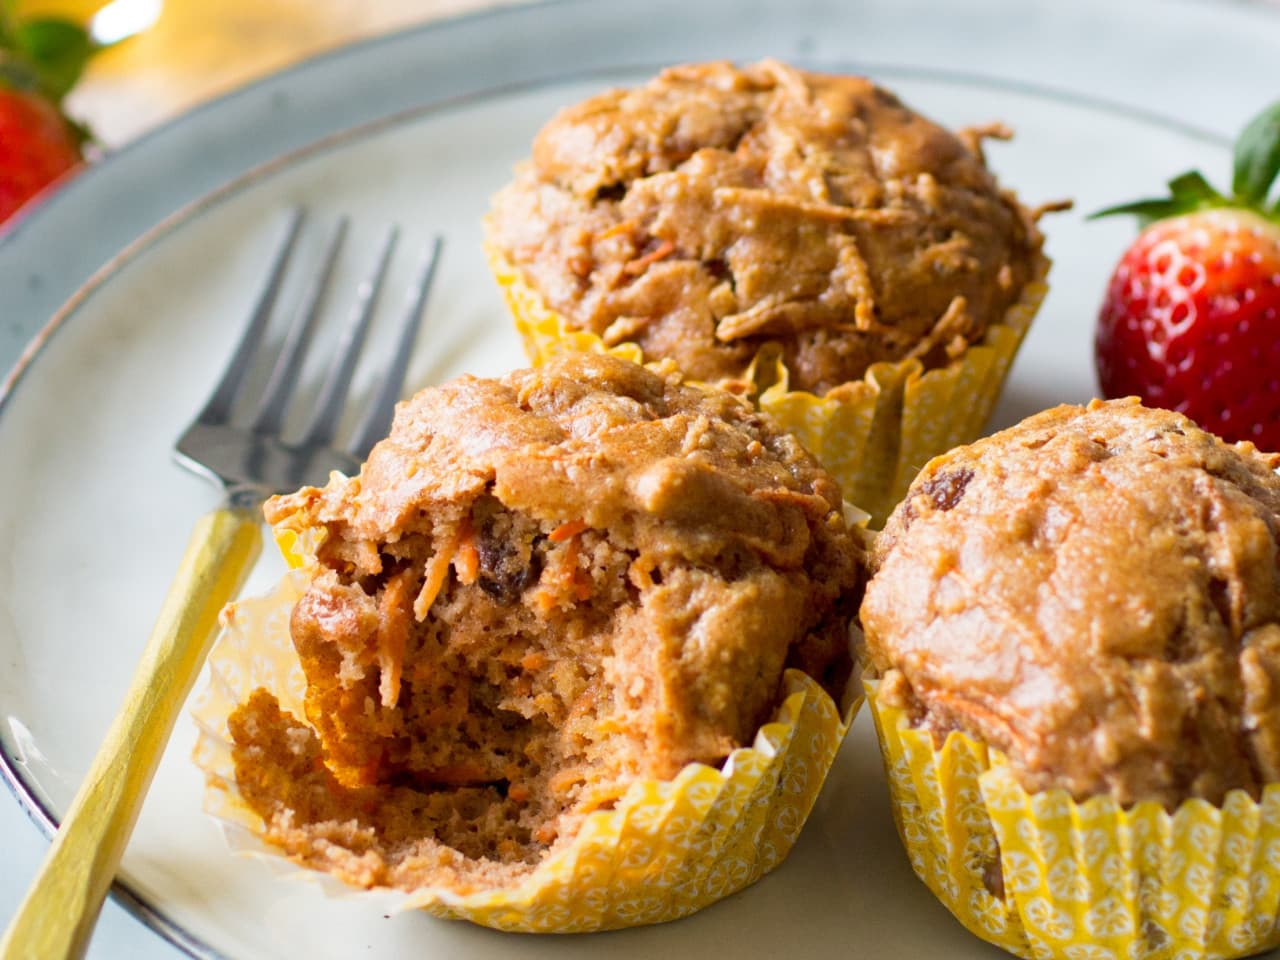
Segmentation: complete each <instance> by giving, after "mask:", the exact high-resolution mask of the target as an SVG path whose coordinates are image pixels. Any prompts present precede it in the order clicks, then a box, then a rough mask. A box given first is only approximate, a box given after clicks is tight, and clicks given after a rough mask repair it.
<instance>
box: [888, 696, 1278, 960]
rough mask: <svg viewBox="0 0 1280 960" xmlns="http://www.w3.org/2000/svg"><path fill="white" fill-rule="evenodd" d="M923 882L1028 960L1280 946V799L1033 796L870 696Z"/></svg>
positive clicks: (978, 749)
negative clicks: (1120, 800) (1279, 922)
mask: <svg viewBox="0 0 1280 960" xmlns="http://www.w3.org/2000/svg"><path fill="white" fill-rule="evenodd" d="M866 689H867V694H868V702H869V704H870V706H871V713H872V716H873V717H874V719H875V724H876V731H877V733H878V734H879V737H880V744H881V749H882V754H883V758H884V767H885V772H886V775H887V779H888V781H889V790H890V793H891V795H892V800H893V811H894V819H895V820H896V822H897V825H898V832H899V833H900V835H901V837H902V842H903V844H904V846H905V847H906V849H907V855H908V857H909V858H910V860H911V866H912V868H913V869H914V870H915V872H916V875H917V876H918V877H919V878H920V879H921V880H923V881H924V883H925V884H926V885H927V886H928V887H929V889H930V890H931V891H933V893H934V895H935V896H937V898H938V899H939V900H941V901H942V903H943V904H944V905H945V906H946V907H947V908H948V909H949V910H950V911H951V912H952V913H953V914H954V915H955V916H956V918H957V919H958V920H959V921H960V922H961V923H963V924H964V925H965V927H967V928H968V929H969V930H970V931H971V932H972V933H974V934H976V935H977V936H979V937H981V938H982V939H984V940H987V941H989V942H991V943H993V944H995V945H997V946H999V947H1003V948H1004V949H1005V950H1008V951H1009V952H1010V953H1013V954H1016V955H1017V956H1019V957H1024V958H1028V960H1032V958H1034V960H1209V958H1222V960H1226V958H1232V957H1243V956H1248V955H1250V954H1254V953H1258V952H1260V951H1263V950H1267V949H1269V948H1271V947H1274V946H1277V945H1280V930H1278V929H1277V926H1276V918H1277V910H1278V909H1280V784H1277V785H1272V786H1269V787H1267V788H1266V789H1265V790H1264V791H1263V794H1262V800H1261V802H1258V801H1255V800H1253V799H1252V798H1251V797H1249V796H1248V794H1246V793H1244V792H1243V791H1233V792H1232V793H1230V794H1228V795H1227V798H1226V800H1225V801H1224V802H1223V804H1222V805H1221V806H1217V807H1215V806H1213V805H1212V804H1209V803H1206V802H1205V801H1203V800H1189V801H1187V802H1185V803H1183V804H1181V805H1180V806H1179V807H1178V808H1177V810H1175V811H1174V812H1173V813H1169V812H1168V811H1166V810H1165V809H1164V807H1162V806H1161V805H1159V804H1156V803H1142V804H1137V805H1136V806H1134V807H1132V808H1129V809H1124V808H1122V807H1120V806H1119V805H1118V804H1117V803H1116V802H1115V801H1114V800H1112V799H1111V798H1109V797H1094V798H1091V799H1090V800H1088V801H1085V802H1083V803H1077V802H1075V801H1073V800H1072V798H1071V797H1070V795H1069V794H1067V793H1066V792H1065V791H1061V790H1053V791H1046V792H1042V793H1034V794H1030V793H1027V792H1026V791H1025V790H1024V789H1022V787H1021V786H1020V785H1019V784H1018V781H1017V779H1016V778H1015V776H1014V774H1013V772H1012V771H1011V770H1010V769H1009V767H1008V764H1007V761H1006V760H1005V759H1004V757H1003V756H1002V755H1001V754H1000V753H999V752H998V751H995V750H988V749H987V747H985V746H984V745H983V744H981V743H978V742H976V741H974V740H973V739H971V738H969V737H968V736H966V735H964V734H962V733H958V732H953V733H951V734H949V735H948V736H947V738H946V741H945V742H944V743H943V745H942V747H941V748H940V749H938V748H935V747H934V745H933V739H932V737H931V736H930V735H929V734H928V733H927V732H922V731H920V730H917V729H915V728H913V727H912V726H911V723H910V720H909V718H908V717H907V715H906V713H905V712H904V711H902V710H899V709H897V708H894V707H891V706H888V705H886V704H883V703H879V702H877V699H876V683H875V682H868V683H867V684H866Z"/></svg>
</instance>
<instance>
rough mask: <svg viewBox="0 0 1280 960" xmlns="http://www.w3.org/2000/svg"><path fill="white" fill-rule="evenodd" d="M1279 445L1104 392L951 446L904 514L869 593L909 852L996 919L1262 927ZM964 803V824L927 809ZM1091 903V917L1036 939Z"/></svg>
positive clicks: (882, 719) (1253, 936) (880, 545)
mask: <svg viewBox="0 0 1280 960" xmlns="http://www.w3.org/2000/svg"><path fill="white" fill-rule="evenodd" d="M1277 467H1280V455H1275V454H1262V453H1259V452H1258V451H1257V450H1256V449H1254V448H1253V447H1252V445H1249V444H1239V445H1234V446H1232V445H1228V444H1226V443H1224V442H1223V441H1221V440H1220V439H1218V438H1217V437H1215V436H1213V435H1211V434H1209V433H1206V432H1205V431H1203V430H1201V429H1199V428H1198V427H1196V426H1195V425H1194V424H1193V423H1192V422H1191V421H1190V420H1188V419H1187V418H1186V417H1183V416H1182V415H1180V414H1177V413H1172V412H1169V411H1164V410H1152V409H1148V408H1145V407H1143V406H1141V405H1140V404H1139V403H1138V402H1137V401H1136V400H1123V401H1113V402H1110V403H1101V402H1097V401H1095V402H1094V403H1092V404H1090V405H1089V406H1088V407H1087V408H1082V407H1071V406H1064V407H1058V408H1055V409H1053V410H1049V411H1046V412H1044V413H1042V414H1039V415H1037V416H1034V417H1032V418H1030V419H1028V420H1026V421H1024V422H1023V423H1021V424H1019V425H1018V426H1016V427H1014V428H1012V429H1009V430H1006V431H1003V432H1001V433H998V434H995V435H994V436H992V437H989V438H987V439H985V440H982V441H979V442H978V443H975V444H973V445H972V446H970V447H967V448H962V449H958V450H954V451H952V452H950V453H948V454H946V455H944V456H942V457H939V458H937V459H935V460H934V461H933V462H932V463H930V464H929V465H928V466H927V467H926V468H925V469H924V470H923V471H922V473H921V475H920V476H919V477H918V478H917V480H916V482H915V483H914V484H913V485H912V487H911V490H910V492H909V493H908V496H907V498H906V500H904V502H903V503H902V504H901V505H900V506H899V507H898V508H897V509H896V510H895V511H894V514H893V516H892V517H891V518H890V520H889V523H888V524H887V525H886V527H885V530H884V531H883V533H882V534H881V536H880V537H879V539H878V542H877V545H876V549H875V552H874V558H873V569H874V575H873V578H872V580H871V583H870V585H869V586H868V589H867V595H866V600H865V602H864V604H863V606H862V611H861V615H862V625H863V628H864V630H865V635H866V655H867V659H868V661H869V663H870V666H871V670H872V671H873V672H874V673H875V674H876V676H877V677H878V678H879V679H878V681H877V682H876V684H875V686H874V689H875V696H874V697H873V698H872V699H873V704H874V708H875V709H874V712H875V714H876V716H877V722H878V727H879V729H880V731H881V735H882V738H883V741H884V747H885V755H886V756H885V760H886V766H887V768H888V769H889V771H890V777H891V781H892V782H893V789H894V792H895V797H896V800H897V810H898V814H899V821H900V824H901V825H902V827H903V834H904V839H908V838H910V839H908V846H909V848H912V850H913V857H914V859H915V861H916V863H917V870H918V872H920V873H921V874H922V877H923V878H924V879H925V880H926V882H929V883H930V885H931V887H934V889H935V892H939V891H941V892H939V896H941V897H942V898H943V899H944V901H947V902H948V906H951V907H952V909H953V911H954V912H956V913H957V915H958V916H961V918H962V919H964V920H965V921H966V923H969V925H970V927H971V929H974V928H975V927H976V928H979V929H977V930H976V932H979V933H980V935H981V934H982V931H983V930H986V932H987V934H991V933H992V931H994V930H996V928H1000V930H999V934H1000V936H1002V937H1008V938H1011V939H1009V940H1007V941H1004V942H1002V945H1004V946H1006V947H1007V948H1009V949H1013V950H1014V952H1016V953H1019V954H1020V955H1023V956H1032V955H1035V956H1042V955H1043V956H1067V955H1071V956H1074V955H1075V954H1071V953H1070V952H1069V951H1068V950H1067V947H1068V946H1070V945H1075V946H1079V945H1081V944H1085V945H1089V946H1091V947H1094V948H1100V947H1103V946H1105V947H1106V949H1110V950H1132V949H1138V948H1139V947H1140V948H1141V949H1143V950H1148V949H1149V950H1156V949H1165V948H1169V950H1168V953H1167V954H1166V953H1160V954H1159V955H1161V956H1164V955H1170V956H1172V955H1174V954H1175V953H1177V951H1178V950H1186V951H1189V952H1188V953H1187V954H1186V955H1187V956H1204V955H1232V956H1240V955H1244V954H1246V953H1249V952H1253V951H1254V950H1257V949H1262V948H1263V947H1264V946H1267V945H1270V943H1271V941H1270V940H1268V939H1267V938H1268V937H1270V936H1271V932H1270V931H1271V928H1270V927H1268V929H1267V930H1265V931H1264V930H1261V929H1260V928H1256V929H1255V927H1252V926H1251V927H1247V928H1246V926H1242V924H1243V922H1244V920H1243V918H1245V917H1246V916H1248V915H1254V914H1257V913H1258V912H1259V911H1263V912H1267V911H1270V916H1272V917H1274V915H1275V910H1274V906H1275V905H1274V903H1271V906H1268V905H1267V903H1268V901H1267V900H1266V897H1268V896H1270V897H1271V898H1272V900H1274V899H1275V897H1276V896H1280V870H1276V869H1270V868H1266V869H1263V867H1262V866H1261V864H1262V862H1263V859H1264V858H1263V857H1262V855H1261V853H1262V851H1263V850H1264V849H1266V848H1267V845H1268V844H1269V843H1271V842H1272V840H1273V839H1278V838H1280V792H1277V791H1278V789H1280V788H1277V787H1276V786H1275V785H1276V784H1280V700H1278V699H1277V696H1276V690H1277V689H1278V687H1277V680H1280V558H1278V550H1280V476H1277V474H1276V469H1277ZM927 769H932V770H933V771H934V774H933V775H934V776H935V777H936V778H938V780H937V782H938V784H939V786H938V789H937V791H936V793H931V792H929V791H925V790H921V789H919V787H918V786H916V784H917V783H919V782H923V781H921V780H920V779H919V778H920V777H921V776H924V773H923V771H925V770H927ZM946 806H950V807H951V810H950V811H949V813H948V814H947V817H949V818H951V819H952V820H953V821H963V822H965V823H966V824H967V826H966V827H965V828H964V829H962V830H958V831H956V832H955V833H953V835H952V836H950V837H946V836H944V834H945V832H946V831H945V830H944V831H941V832H931V831H930V830H927V829H926V830H924V831H920V830H917V827H919V826H920V825H921V824H923V823H927V822H928V820H929V816H930V811H931V810H933V809H935V808H941V807H946ZM992 831H994V833H993V832H992ZM930 833H932V835H931V837H930V839H929V840H924V839H923V838H924V837H925V836H926V835H927V834H930ZM984 833H985V838H984ZM984 839H985V843H984ZM930 844H932V847H933V849H932V851H930V850H928V849H926V848H927V847H929V846H930ZM983 851H985V853H984V852H983ZM1036 851H1038V852H1036ZM1109 858H1110V859H1109ZM1201 860H1203V861H1204V862H1203V863H1201V862H1200V861H1201ZM1104 861H1108V862H1110V863H1111V864H1112V865H1111V866H1110V867H1108V868H1107V870H1106V871H1102V870H1101V869H1100V864H1102V863H1103V862H1104ZM1188 871H1190V872H1188ZM1108 876H1110V877H1112V880H1110V881H1108V880H1107V879H1106V878H1107V877H1108ZM1011 877H1012V879H1011ZM1118 877H1125V878H1127V879H1125V880H1124V881H1123V882H1120V881H1119V880H1117V879H1115V878H1118ZM1192 880H1194V881H1195V882H1192ZM1201 881H1203V882H1201ZM1108 883H1110V886H1109V887H1108V886H1107V884H1108ZM1104 887H1105V888H1106V889H1104ZM1273 888H1274V889H1273ZM1268 890H1273V893H1274V896H1273V895H1272V894H1271V893H1267V891H1268ZM1231 891H1235V892H1231ZM1250 891H1252V893H1250ZM973 894H980V895H978V896H974V895H973ZM1237 894H1240V895H1241V896H1244V899H1243V900H1241V899H1240V897H1239V896H1237ZM1037 897H1039V898H1040V900H1041V901H1043V903H1041V904H1040V905H1038V906H1029V904H1030V902H1031V901H1032V900H1034V899H1036V898H1037ZM1250 897H1254V898H1255V899H1253V900H1250ZM1258 897H1261V898H1262V899H1257V898H1258ZM984 898H985V899H984ZM1104 900H1107V901H1108V902H1112V903H1113V904H1115V905H1117V910H1118V911H1119V912H1120V914H1123V915H1124V917H1127V918H1128V919H1127V920H1126V922H1125V923H1123V924H1118V925H1117V924H1104V923H1102V922H1101V921H1100V920H1098V918H1097V917H1096V916H1094V915H1093V914H1090V913H1089V910H1090V909H1093V908H1094V907H1096V905H1097V904H1098V903H1100V902H1102V901H1104ZM1046 903H1047V904H1049V905H1050V907H1051V908H1052V909H1049V910H1046V909H1043V906H1044V904H1046ZM975 904H982V905H984V906H982V908H981V909H976V908H975V907H974V905H975ZM1015 906H1016V909H1015ZM984 911H985V912H984ZM1002 911H1003V912H1002ZM1037 911H1038V912H1037ZM1188 911H1190V912H1197V911H1198V912H1201V913H1203V916H1202V917H1201V919H1202V920H1204V921H1205V922H1204V923H1200V922H1197V923H1196V924H1192V925H1187V924H1186V923H1184V922H1183V921H1182V920H1181V919H1179V918H1180V917H1181V916H1183V915H1184V914H1185V913H1187V912H1188ZM1233 911H1235V912H1233ZM1240 911H1243V913H1240V915H1239V916H1237V915H1236V913H1239V912H1240ZM1050 914H1052V917H1050ZM1075 914H1078V923H1076V924H1075V925H1074V926H1073V929H1075V930H1077V932H1078V933H1079V936H1080V937H1081V938H1083V939H1080V940H1077V939H1073V938H1071V937H1068V936H1065V935H1062V936H1059V937H1058V939H1059V940H1060V941H1062V942H1061V943H1059V944H1058V945H1057V946H1056V947H1054V948H1052V949H1050V950H1049V951H1048V952H1043V951H1037V950H1036V949H1034V948H1033V944H1034V943H1035V942H1036V941H1038V940H1039V941H1043V940H1045V939H1046V938H1048V939H1049V940H1052V939H1053V937H1052V936H1051V931H1050V929H1049V928H1051V927H1052V928H1054V929H1057V930H1059V932H1060V933H1061V931H1062V930H1065V929H1066V927H1067V926H1068V925H1070V924H1068V920H1064V919H1063V918H1064V917H1065V918H1068V919H1069V918H1070V917H1072V916H1073V915H1075ZM1197 915H1198V914H1197ZM992 918H995V920H998V921H999V922H994V921H993V920H992ZM1047 918H1048V919H1047ZM1053 918H1056V919H1053ZM971 921H972V922H971ZM1050 921H1052V922H1050ZM1059 921H1061V922H1059ZM1122 927H1123V929H1121V928H1122ZM1103 928H1105V929H1103ZM1099 930H1102V932H1101V933H1099ZM1019 938H1021V939H1019ZM1103 941H1105V943H1104V942H1103ZM997 942H1001V941H999V940H998V941H997ZM1233 944H1234V945H1233ZM1174 947H1176V949H1174ZM1246 947H1247V949H1246ZM1117 955H1120V954H1117ZM1124 955H1128V954H1124ZM1139 955H1144V956H1145V955H1146V954H1145V953H1140V954H1139ZM1178 955H1182V954H1178Z"/></svg>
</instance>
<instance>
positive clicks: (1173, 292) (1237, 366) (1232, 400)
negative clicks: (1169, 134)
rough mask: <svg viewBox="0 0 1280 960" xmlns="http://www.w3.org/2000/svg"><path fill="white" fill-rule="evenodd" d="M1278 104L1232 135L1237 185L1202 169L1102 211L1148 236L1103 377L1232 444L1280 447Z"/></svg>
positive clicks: (1115, 314) (1109, 331)
mask: <svg viewBox="0 0 1280 960" xmlns="http://www.w3.org/2000/svg"><path fill="white" fill-rule="evenodd" d="M1278 174H1280V103H1276V104H1273V105H1272V106H1270V107H1268V108H1267V109H1266V110H1264V111H1262V113H1260V114H1259V115H1258V116H1256V117H1255V118H1254V119H1253V120H1252V121H1251V122H1250V123H1249V124H1248V126H1246V127H1245V129H1244V132H1243V133H1241V135H1240V138H1239V140H1237V141H1236V148H1235V164H1234V176H1233V178H1232V183H1231V193H1230V194H1229V195H1224V194H1222V193H1219V192H1218V191H1217V190H1216V189H1214V188H1213V187H1212V186H1210V185H1209V183H1208V182H1207V181H1206V180H1205V178H1204V177H1203V176H1201V174H1199V173H1197V172H1194V171H1192V172H1190V173H1184V174H1182V175H1181V176H1178V177H1174V178H1173V179H1172V180H1170V181H1169V196H1167V197H1161V198H1157V199H1152V200H1140V201H1138V202H1136V203H1129V204H1124V205H1123V206H1119V207H1113V208H1111V209H1109V210H1103V211H1101V212H1100V213H1098V214H1095V216H1107V215H1110V214H1118V213H1127V214H1133V215H1135V216H1137V217H1138V218H1139V221H1140V222H1141V223H1142V225H1143V230H1142V232H1141V233H1140V234H1139V235H1138V238H1137V239H1136V240H1135V241H1134V242H1133V244H1132V245H1131V246H1130V247H1129V249H1128V250H1127V251H1126V252H1125V254H1124V255H1123V256H1122V257H1121V259H1120V262H1119V264H1118V265H1117V266H1116V269H1115V272H1114V273H1113V274H1112V277H1111V282H1110V284H1109V285H1108V288H1107V293H1106V296H1105V298H1104V300H1103V304H1102V311H1101V313H1100V315H1099V318H1098V332H1097V344H1096V357H1097V367H1098V382H1099V385H1100V386H1101V388H1102V392H1103V393H1104V394H1105V395H1106V396H1107V397H1122V396H1130V395H1136V396H1139V397H1141V398H1142V399H1143V401H1144V402H1145V403H1147V404H1149V405H1151V406H1158V407H1166V408H1168V409H1171V410H1177V411H1179V412H1180V413H1185V414H1186V415H1187V416H1189V417H1191V419H1193V420H1195V421H1196V422H1197V423H1199V424H1200V426H1202V427H1204V428H1205V429H1206V430H1211V431H1213V432H1214V433H1216V434H1218V435H1219V436H1221V437H1223V438H1225V439H1227V440H1251V441H1253V443H1254V444H1256V445H1257V446H1258V447H1260V448H1262V449H1263V450H1268V451H1277V450H1280V199H1276V198H1273V196H1272V195H1273V187H1274V185H1275V182H1276V179H1277V175H1278Z"/></svg>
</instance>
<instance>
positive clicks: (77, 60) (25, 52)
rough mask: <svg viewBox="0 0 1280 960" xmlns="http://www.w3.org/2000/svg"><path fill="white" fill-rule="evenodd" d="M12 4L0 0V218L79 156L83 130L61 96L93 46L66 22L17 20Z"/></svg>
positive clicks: (81, 156)
mask: <svg viewBox="0 0 1280 960" xmlns="http://www.w3.org/2000/svg"><path fill="white" fill-rule="evenodd" d="M12 3H13V0H0V223H3V222H4V221H5V220H7V219H9V217H11V216H12V215H13V214H14V213H16V212H17V210H18V209H19V208H20V207H22V206H23V205H24V204H25V203H26V202H27V201H28V200H30V199H31V198H32V197H34V196H35V195H36V194H38V193H40V191H42V190H43V189H45V187H47V186H49V185H50V184H51V183H53V182H54V181H56V180H58V179H59V178H60V177H63V176H65V175H67V174H68V173H70V172H71V171H73V170H75V169H76V168H78V167H79V166H80V164H81V163H82V162H83V159H84V154H83V149H84V145H85V142H86V140H87V139H88V133H87V131H86V130H85V129H84V128H83V127H81V126H80V125H79V124H76V123H75V122H73V121H71V120H69V119H68V118H67V117H66V116H65V115H64V114H63V112H62V99H63V97H65V96H66V94H67V92H68V91H69V90H70V89H71V88H72V86H73V85H74V84H75V82H76V81H77V80H78V79H79V77H80V74H81V73H82V72H83V70H84V67H85V64H86V63H87V62H88V60H89V57H90V56H92V55H93V53H95V52H96V51H97V49H98V47H97V46H96V45H95V44H94V42H93V41H92V40H91V39H90V38H89V35H88V34H87V33H86V32H85V30H84V29H83V28H81V27H79V26H77V25H76V24H74V23H70V22H69V21H65V20H60V19H56V18H51V17H40V18H33V19H28V20H19V19H17V18H16V17H15V16H14V13H13V7H12Z"/></svg>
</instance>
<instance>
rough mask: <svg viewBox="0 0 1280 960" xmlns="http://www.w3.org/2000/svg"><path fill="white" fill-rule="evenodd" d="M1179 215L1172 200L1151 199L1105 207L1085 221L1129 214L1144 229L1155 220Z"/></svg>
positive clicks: (1179, 211)
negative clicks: (1136, 219)
mask: <svg viewBox="0 0 1280 960" xmlns="http://www.w3.org/2000/svg"><path fill="white" fill-rule="evenodd" d="M1179 213H1182V210H1181V209H1179V207H1178V204H1177V203H1176V202H1175V201H1174V200H1173V199H1172V198H1170V197H1152V198H1151V199H1149V200H1135V201H1134V202H1133V203H1121V204H1117V205H1116V206H1114V207H1107V208H1106V209H1105V210H1096V211H1094V212H1093V213H1091V214H1089V216H1088V217H1087V218H1086V219H1089V220H1098V219H1100V218H1102V217H1116V216H1121V215H1123V214H1131V215H1133V216H1135V217H1137V218H1138V222H1139V223H1140V224H1142V226H1144V227H1145V226H1146V225H1147V224H1149V223H1154V222H1155V221H1156V220H1163V219H1164V218H1165V217H1173V216H1177V215H1178V214H1179Z"/></svg>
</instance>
